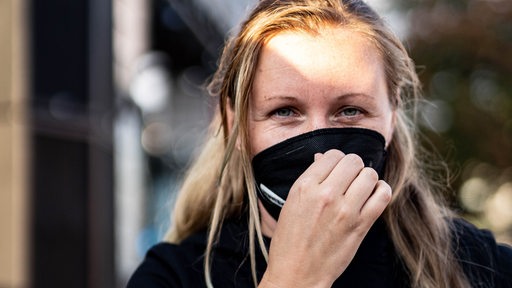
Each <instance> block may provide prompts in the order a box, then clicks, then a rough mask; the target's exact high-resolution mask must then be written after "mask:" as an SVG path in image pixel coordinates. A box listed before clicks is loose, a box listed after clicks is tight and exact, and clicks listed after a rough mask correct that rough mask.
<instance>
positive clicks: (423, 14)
mask: <svg viewBox="0 0 512 288" xmlns="http://www.w3.org/2000/svg"><path fill="white" fill-rule="evenodd" d="M255 2H256V0H234V1H226V0H149V1H148V0H130V1H127V0H112V1H105V0H74V1H64V0H45V1H37V0H4V1H0V229H1V230H0V231H2V236H3V237H0V287H9V288H10V287H13V288H14V287H16V288H17V287H56V288H58V287H70V286H71V287H84V288H86V287H87V288H90V287H124V285H125V283H126V281H127V279H128V278H129V276H130V275H131V273H132V272H133V270H134V269H135V268H136V266H137V265H138V264H139V263H140V261H141V260H142V258H143V257H144V253H145V252H146V250H147V249H148V248H149V247H150V246H151V245H153V244H155V243H156V242H158V241H159V240H160V239H161V238H162V236H163V234H164V233H165V231H166V229H167V226H168V223H169V220H170V214H169V212H170V208H171V207H172V204H173V201H174V197H175V195H176V190H177V187H178V185H179V182H180V179H181V176H182V174H183V171H184V169H185V167H186V166H187V165H188V163H189V161H190V159H191V157H193V155H194V153H195V151H196V149H197V148H198V147H199V146H200V143H201V138H202V137H203V135H204V132H205V129H206V125H207V123H208V121H209V118H210V116H211V113H212V108H213V105H214V104H213V102H212V99H210V97H209V96H207V95H206V94H205V92H204V89H203V88H204V84H205V82H206V80H207V79H208V77H209V76H210V75H211V73H212V72H213V71H214V69H215V67H216V63H217V57H218V55H219V53H220V49H221V46H222V44H223V43H224V41H225V38H226V35H228V34H229V33H230V32H231V31H232V30H233V29H236V25H237V23H239V21H240V19H242V18H243V17H244V16H245V14H246V13H247V11H248V10H249V8H250V7H251V6H252V5H254V4H255ZM368 2H370V3H371V4H372V5H373V6H374V7H375V8H376V9H377V10H379V11H380V12H381V13H384V15H385V18H386V20H387V21H389V22H390V24H391V25H392V26H393V28H394V30H395V31H397V32H398V34H399V36H400V37H402V38H404V39H405V38H407V39H408V40H409V41H410V42H407V43H408V45H409V46H410V47H411V50H412V54H413V55H414V59H418V64H419V65H425V64H431V63H433V64H431V65H430V66H428V67H427V69H425V71H424V72H423V73H422V74H421V75H422V77H425V76H428V77H430V75H432V77H430V78H431V79H430V78H428V77H427V78H425V79H424V80H425V83H426V89H425V90H426V92H427V94H431V95H430V96H432V98H433V100H434V101H433V102H432V103H433V104H432V105H430V106H425V107H423V110H422V115H423V118H424V120H425V119H426V120H428V121H427V122H428V123H425V125H424V126H425V127H423V128H424V129H426V131H427V132H428V131H431V132H434V133H444V134H442V135H441V136H442V137H444V138H442V139H452V138H450V137H452V136H453V135H455V137H458V136H464V137H469V139H473V140H475V141H468V140H467V139H468V138H464V137H461V139H463V140H464V141H463V143H469V142H471V144H472V145H475V146H477V145H476V144H478V143H481V142H479V141H476V140H478V137H476V136H475V135H474V134H464V133H466V131H465V130H464V127H463V126H457V125H456V124H457V119H458V118H461V119H462V120H459V121H460V122H462V123H469V124H471V125H469V126H471V127H474V126H473V125H475V123H478V124H479V125H483V124H484V123H490V124H489V125H491V126H492V125H494V124H493V123H498V122H489V121H487V122H486V121H484V120H485V118H484V117H481V118H478V121H467V120H466V119H468V117H471V115H474V114H476V115H479V116H482V115H483V116H485V115H486V114H485V113H488V111H487V110H489V109H487V110H485V109H483V108H485V107H484V106H485V105H484V106H482V105H483V104H486V103H488V102H489V103H491V102H492V101H491V100H493V99H494V100H495V99H498V100H499V99H501V100H500V101H501V102H499V103H500V105H494V104H493V105H494V106H492V107H495V106H496V107H497V108H500V110H499V111H502V110H503V111H505V112H503V113H501V112H500V113H501V114H500V113H495V112H493V113H490V112H489V113H490V114H493V115H494V116H495V118H499V119H502V120H503V119H504V120H503V121H502V122H503V123H508V124H506V125H502V126H503V127H502V128H500V129H503V132H501V130H496V129H494V130H496V131H498V132H500V133H501V134H500V133H497V134H499V135H503V136H499V135H498V136H495V135H494V136H493V137H491V136H489V137H485V139H484V140H488V139H494V140H493V141H494V142H491V141H487V142H488V143H491V144H492V143H498V144H496V145H494V144H493V145H494V146H499V147H509V146H506V145H512V144H511V143H512V140H510V139H512V136H510V135H512V134H511V133H510V131H512V130H511V127H512V124H511V123H512V122H511V121H512V120H510V119H512V117H511V114H510V111H511V110H510V108H511V107H512V105H510V103H512V102H511V101H510V99H512V96H511V95H512V93H511V92H510V91H512V90H510V89H511V88H510V85H509V84H506V83H509V82H506V81H501V80H500V81H498V80H496V79H501V77H508V76H506V75H510V73H508V72H507V71H510V70H503V69H504V68H503V69H502V70H496V71H497V72H495V73H494V72H493V73H494V74H493V73H490V74H489V73H487V72H488V71H493V70H492V69H491V68H492V67H496V66H492V67H491V64H492V65H494V64H495V63H494V62H492V61H489V59H491V60H492V59H493V58H492V57H490V56H489V57H487V56H486V57H487V58H485V59H484V60H486V61H487V62H485V63H484V64H485V65H488V66H485V67H484V66H482V61H481V60H482V59H481V58H478V57H481V56H478V55H484V56H485V55H491V54H489V53H487V54H485V53H483V52H482V51H484V52H485V51H486V50H485V49H483V48H481V47H480V48H478V47H476V46H477V45H467V43H466V42H467V41H466V42H463V44H460V43H462V42H457V37H456V36H458V35H462V36H464V35H466V34H464V33H458V32H457V31H458V30H457V29H455V28H457V27H458V28H460V29H461V30H464V31H466V30H468V31H477V32H478V31H479V33H481V35H480V36H478V37H480V38H482V37H483V36H482V35H491V36H493V34H492V33H490V32H489V31H491V30H492V31H494V30H496V31H498V30H497V29H490V28H486V29H488V30H485V29H484V28H485V27H487V26H485V25H480V23H481V19H484V18H482V17H483V16H482V15H484V16H485V15H487V16H489V15H490V16H489V17H488V18H485V19H491V20H493V19H494V20H493V21H495V22H496V23H497V24H496V25H497V27H501V28H500V29H502V30H499V31H500V32H499V35H498V36H499V37H497V38H496V39H498V40H499V41H501V42H499V43H501V44H500V45H496V44H494V43H495V42H493V41H490V40H489V41H482V43H491V44H492V45H491V44H488V45H487V46H486V47H505V48H500V49H502V50H503V51H508V50H507V49H508V47H512V44H511V43H512V41H511V39H512V26H511V25H510V23H512V22H511V21H508V20H507V19H511V18H510V17H512V16H511V15H512V8H511V7H512V5H510V4H508V6H507V5H505V4H503V5H501V4H500V6H499V7H500V9H494V10H496V11H495V12H492V11H493V10H492V9H491V10H489V11H491V12H492V13H497V14H492V13H491V12H486V13H476V12H475V11H487V10H485V9H483V8H485V5H488V4H489V3H491V4H492V5H497V4H496V3H501V2H503V3H508V2H506V0H504V1H503V0H494V1H487V0H486V1H473V0H471V1H468V2H467V3H466V4H464V5H463V4H461V3H462V2H460V1H420V2H418V3H416V4H414V5H412V4H411V2H410V1H401V0H395V1H387V2H386V1H378V0H373V1H368ZM430 2H435V3H436V4H435V5H433V4H432V5H430V4H429V3H430ZM452 2H453V3H455V2H457V3H458V4H457V5H455V4H453V3H452ZM391 3H392V4H391ZM450 3H452V4H450ZM459 4H460V5H459ZM491 4H489V5H491ZM416 5H417V6H416ZM454 5H455V6H456V7H455V8H453V7H452V6H454ZM482 5H483V6H482ZM492 5H491V6H492ZM481 6H482V7H483V8H482V7H481ZM492 7H494V6H492ZM492 7H491V8H492ZM507 7H508V8H507ZM481 8H482V9H483V10H482V9H481ZM489 9H490V8H489ZM466 10H467V11H466ZM432 11H434V12H435V13H434V12H432ZM468 11H469V12H468ZM441 12H442V13H441ZM439 15H444V18H442V19H438V18H435V17H441V16H439ZM454 15H455V16H457V17H454ZM461 15H462V16H461ZM464 15H466V16H464ZM467 15H469V16H467ZM471 15H472V16H471ZM463 16H464V17H470V16H471V17H477V16H478V17H477V18H478V19H479V20H478V19H477V20H478V21H476V20H475V21H474V22H475V23H478V25H477V26H478V27H480V26H482V27H484V28H482V29H483V30H482V31H480V30H478V29H466V28H465V27H466V26H465V25H466V24H467V23H470V22H471V21H470V22H468V21H466V20H465V19H466V18H464V17H463ZM498 16H499V17H498ZM471 17H470V18H471ZM507 17H508V18H507ZM431 18H432V19H431ZM418 19H420V20H421V21H419V20H418ZM443 19H444V20H443ZM456 19H461V20H460V21H459V22H460V23H459V22H457V21H455V20H456ZM496 19H498V20H500V19H501V20H500V21H497V20H496ZM503 19H504V20H503ZM505 20H507V21H505ZM443 21H448V22H449V24H450V25H444V23H445V22H443ZM482 21H483V20H482ZM489 21H490V20H489ZM409 22H411V23H413V24H414V25H408V23H409ZM455 22H457V23H455ZM425 23H428V25H425ZM471 23H472V22H471ZM482 23H483V22H482ZM485 23H487V22H485ZM507 23H508V24H507ZM491 24H492V23H491ZM498 24H499V25H498ZM507 25H508V26H507ZM438 26H439V27H438ZM488 26H489V27H491V26H490V24H489V25H488ZM424 27H427V28H428V29H427V28H424ZM447 27H448V28H450V29H447ZM429 29H430V30H429ZM429 31H430V32H429ZM432 31H433V32H432ZM427 32H429V33H427ZM434 32H435V33H434ZM468 33H469V32H468ZM445 34H446V35H447V36H446V35H445ZM443 35H445V37H446V39H448V40H446V39H445V40H439V39H438V38H439V37H440V36H443ZM427 36H428V37H427ZM469 36H471V37H474V36H472V34H471V35H469ZM469 36H468V35H466V36H465V37H469ZM432 37H433V38H432ZM475 37H476V36H475ZM461 39H463V40H464V39H466V38H464V37H462V38H461ZM469 39H473V38H469ZM482 39H483V38H482ZM474 42H475V43H476V42H478V41H474ZM443 43H447V44H444V45H446V46H443V45H442V44H443ZM469 46H471V47H469ZM473 46H475V47H476V48H475V49H477V50H478V51H477V52H478V53H479V54H478V53H477V56H478V57H475V59H473V58H471V59H470V58H468V59H469V60H468V59H463V57H459V56H457V57H455V56H453V55H458V54H460V53H459V52H458V51H460V50H457V49H462V48H468V47H469V48H472V47H473ZM454 47H455V48H454ZM486 47H484V48H486ZM422 49H423V50H425V51H423V50H422ZM489 49H490V48H489ZM440 51H441V52H443V53H446V56H445V57H444V58H440V57H439V55H441V54H442V53H440ZM475 51H476V50H475ZM490 51H493V49H490ZM429 53H430V54H432V55H433V56H432V57H431V58H428V56H429V55H430V54H429ZM450 53H454V54H450ZM482 53H483V54H482ZM498 54H500V53H498ZM501 54H503V53H501ZM501 54H500V55H501ZM505 54H506V53H505ZM442 55H444V54H442ZM462 55H473V54H471V53H469V52H465V54H462ZM492 55H494V54H492ZM422 57H423V58H422ZM438 58H439V59H450V61H451V62H453V63H454V64H453V66H450V63H451V62H450V61H445V60H443V61H440V60H439V61H438V62H442V63H440V64H439V65H438V66H439V67H436V64H435V63H436V61H437V60H436V59H438ZM509 58H510V57H509ZM460 59H461V60H460ZM499 59H501V58H499ZM504 59H505V58H504ZM455 60H457V61H458V60H460V61H461V62H457V61H455ZM505 60H507V61H501V60H499V61H495V62H496V63H498V62H500V63H502V62H503V63H509V62H510V61H508V60H510V59H508V58H506V59H505ZM470 61H474V62H470ZM479 61H480V62H479ZM425 62H426V63H425ZM489 63H491V64H489ZM454 67H455V68H457V67H463V68H464V69H462V70H463V71H462V72H458V71H457V69H455V68H454ZM482 67H484V68H485V69H482ZM509 67H510V65H508V64H507V65H506V69H510V68H509ZM436 69H437V70H436ZM482 71H484V72H486V71H487V72H486V73H483V72H482ZM503 71H505V72H507V73H504V72H503ZM502 75H503V76H502ZM455 76H457V77H458V78H457V77H455ZM498 76H499V77H498ZM465 79H470V80H471V81H472V82H474V83H473V84H470V85H469V86H468V87H469V88H468V87H465V86H464V87H462V85H463V83H465V82H464V81H463V80H465ZM491 80H492V81H491ZM493 81H494V82H493ZM491 82H492V83H491ZM495 82H496V83H498V84H500V83H501V82H503V83H505V84H506V85H505V84H504V85H502V86H499V87H498V86H497V84H496V83H495ZM455 83H458V84H459V85H461V87H457V89H455V88H454V87H455ZM461 83H462V84H461ZM475 83H476V84H475ZM482 83H483V84H482ZM489 83H491V84H493V83H494V84H493V85H494V86H493V85H490V84H489ZM477 84H478V85H477ZM495 84H496V85H495ZM507 85H508V86H507ZM450 87H451V88H450ZM489 87H491V88H493V87H498V88H499V89H497V88H496V89H494V88H493V89H490V88H489ZM500 87H501V88H500ZM484 88H485V89H484ZM468 91H469V92H468ZM489 91H490V92H489ZM493 91H494V92H493ZM496 91H498V92H499V93H497V92H496ZM491 92H492V93H491ZM468 93H469V94H468ZM466 94H468V95H466ZM495 94H496V95H498V96H499V97H497V96H496V95H495ZM461 99H469V100H471V99H472V100H471V101H473V102H474V103H476V104H478V103H480V104H482V103H483V104H482V105H480V104H479V105H480V106H478V105H476V104H474V103H473V102H472V103H473V104H474V105H473V106H474V107H473V106H471V105H469V104H468V107H470V108H471V109H473V110H471V109H469V108H468V109H467V108H466V106H463V105H461V104H460V103H461V102H456V100H457V101H459V100H461ZM477 100H478V101H477ZM486 101H487V102H486ZM466 102H468V101H466ZM462 103H465V102H462ZM492 103H494V102H492ZM492 103H491V104H492ZM503 103H504V104H503ZM482 107H483V108H482ZM475 109H476V110H475ZM478 109H480V110H478ZM482 109H483V110H482ZM506 109H508V110H506ZM467 111H470V112H471V111H473V112H471V113H469V112H467ZM474 111H477V112H478V114H477V113H476V112H475V113H474ZM486 111H487V112H486ZM489 111H491V110H489ZM470 114H471V115H470ZM496 115H497V116H499V117H497V116H496ZM457 117H458V118H457ZM500 121H501V120H500ZM499 123H501V122H499ZM427 124H428V125H427ZM500 125H501V124H500ZM495 126H497V125H494V126H492V127H495ZM479 127H483V128H481V129H479V130H481V131H485V132H487V133H489V132H490V131H494V130H493V129H488V128H487V127H488V126H479ZM467 130H470V129H467ZM473 130H478V129H473ZM472 132H474V131H472ZM450 133H453V135H452V134H450ZM475 133H480V132H475ZM427 134H428V133H427ZM468 135H469V136H468ZM433 137H434V138H433V139H437V140H434V142H438V143H440V144H439V145H440V146H448V145H446V140H443V141H444V142H440V140H439V139H440V135H439V134H436V135H434V136H433ZM436 137H437V138H436ZM499 137H501V138H499ZM502 138H503V139H502ZM453 139H457V138H453ZM496 139H497V140H496ZM500 139H501V140H500ZM500 141H501V142H500ZM505 142H506V143H505ZM500 143H501V144H500ZM503 143H505V144H503ZM507 143H508V144H507ZM489 145H490V144H489ZM489 145H487V146H489ZM493 145H490V146H492V147H493V149H489V148H486V147H487V146H484V145H481V146H479V147H477V148H478V149H479V150H478V151H484V152H485V151H486V149H487V150H493V151H495V152H499V153H496V155H497V156H496V157H495V158H489V159H484V157H483V156H482V157H480V156H478V155H476V153H474V151H475V149H476V148H475V149H468V148H467V147H466V146H468V145H466V146H465V145H458V147H457V148H459V151H462V152H464V153H459V154H461V155H462V158H463V159H466V160H465V161H467V162H468V163H469V164H464V167H465V168H464V170H463V171H462V173H460V174H461V175H460V177H459V178H460V179H459V180H458V183H459V184H460V185H459V186H460V189H459V186H458V187H454V188H455V189H456V190H457V191H456V192H459V197H458V199H459V201H460V205H459V206H457V207H460V209H461V210H462V212H466V213H467V214H470V215H469V216H470V217H472V218H470V219H472V220H473V221H474V222H475V223H477V224H479V225H480V226H481V227H490V228H493V229H494V231H497V232H499V233H500V234H498V235H500V237H501V238H500V239H502V240H504V241H510V239H511V237H510V235H512V220H511V219H512V216H511V214H510V206H511V205H512V203H511V201H512V200H511V199H512V188H511V187H512V185H511V183H512V176H511V175H512V174H511V171H512V168H508V169H505V168H506V167H512V166H511V163H510V159H511V158H510V157H511V156H510V155H512V154H510V151H508V150H510V149H508V150H507V149H494V146H493ZM504 150H506V151H504ZM507 151H508V152H507ZM489 154H492V153H489ZM468 155H470V156H471V157H470V156H468ZM475 155H476V156H475ZM493 155H494V154H493ZM479 157H480V158H479ZM497 157H499V159H497ZM467 159H469V160H467ZM493 159H494V160H493ZM485 161H488V162H491V163H501V164H500V165H501V166H497V167H494V166H492V165H488V164H485V163H484V162H485ZM500 161H501V162H500ZM462 165H463V164H461V166H462ZM467 167H469V168H467ZM491 172H492V173H491Z"/></svg>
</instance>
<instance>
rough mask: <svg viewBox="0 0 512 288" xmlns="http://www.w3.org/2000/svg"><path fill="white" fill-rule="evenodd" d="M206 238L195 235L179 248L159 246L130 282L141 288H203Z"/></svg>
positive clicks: (175, 246) (150, 251) (153, 250)
mask: <svg viewBox="0 0 512 288" xmlns="http://www.w3.org/2000/svg"><path fill="white" fill-rule="evenodd" d="M204 237H205V235H203V234H198V235H194V236H192V237H191V238H189V239H187V240H185V241H183V242H182V243H180V244H179V245H176V244H171V243H159V244H157V245H155V246H153V247H152V248H151V249H150V250H149V251H148V252H147V253H146V257H145V258H144V261H143V262H142V263H141V264H140V266H139V267H138V268H137V270H136V271H135V273H134V274H133V275H132V277H131V278H130V281H129V282H128V286H127V287H128V288H138V287H148V288H153V287H159V288H160V287H162V288H163V287H203V286H205V284H204V270H203V255H204V251H205V245H204V241H203V240H204Z"/></svg>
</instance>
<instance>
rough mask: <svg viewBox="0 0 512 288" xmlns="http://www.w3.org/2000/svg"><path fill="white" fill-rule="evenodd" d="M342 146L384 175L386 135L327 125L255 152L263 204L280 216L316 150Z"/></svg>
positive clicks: (257, 185)
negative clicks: (292, 189)
mask: <svg viewBox="0 0 512 288" xmlns="http://www.w3.org/2000/svg"><path fill="white" fill-rule="evenodd" d="M330 149H338V150H340V151H342V152H343V153H345V154H349V153H354V154H357V155H359V157H361V158H362V159H363V162H364V163H365V166H367V167H372V168H374V169H375V170H376V171H377V173H378V174H379V178H382V176H383V173H384V163H385V157H386V151H385V150H384V149H385V140H384V137H383V136H382V135H381V134H379V133H378V132H376V131H373V130H368V129H362V128H327V129H320V130H314V131H311V132H308V133H305V134H301V135H298V136H295V137H292V138H290V139H287V140H285V141H283V142H281V143H278V144H276V145H274V146H272V147H269V148H267V149H265V150H263V151H262V152H260V153H258V154H257V155H256V156H254V158H253V160H252V167H253V170H254V177H255V180H256V191H258V198H259V199H260V200H261V202H262V203H263V206H264V207H265V208H266V209H267V211H268V212H269V213H270V215H272V216H273V217H274V218H275V219H276V220H277V219H278V217H279V213H280V212H281V207H282V206H283V204H284V201H285V200H286V197H287V196H288V192H289V191H290V188H291V187H292V185H293V183H294V182H295V181H296V180H297V178H299V176H300V175H301V174H302V173H304V171H306V169H307V168H308V167H309V166H310V165H311V164H312V163H313V161H314V155H315V154H316V153H325V152H327V151H328V150H330Z"/></svg>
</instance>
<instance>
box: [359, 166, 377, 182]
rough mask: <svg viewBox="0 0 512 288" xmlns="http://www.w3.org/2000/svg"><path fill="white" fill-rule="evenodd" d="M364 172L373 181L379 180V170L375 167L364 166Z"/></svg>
mask: <svg viewBox="0 0 512 288" xmlns="http://www.w3.org/2000/svg"><path fill="white" fill-rule="evenodd" d="M362 173H364V174H365V175H367V176H368V178H369V179H370V180H372V181H373V182H377V181H379V174H377V171H375V169H373V168H370V167H364V168H363V170H362Z"/></svg>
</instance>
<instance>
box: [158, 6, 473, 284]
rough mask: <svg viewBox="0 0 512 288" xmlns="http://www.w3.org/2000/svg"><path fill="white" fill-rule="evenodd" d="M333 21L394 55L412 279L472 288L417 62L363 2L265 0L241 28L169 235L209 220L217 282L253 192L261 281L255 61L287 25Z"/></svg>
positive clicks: (179, 235) (397, 237)
mask: <svg viewBox="0 0 512 288" xmlns="http://www.w3.org/2000/svg"><path fill="white" fill-rule="evenodd" d="M325 26H340V27H344V28H346V29H353V30H355V31H358V32H360V33H362V35H365V36H366V37H367V39H369V40H370V41H371V42H372V43H373V44H374V45H375V47H376V48H377V49H378V51H379V52H380V54H381V57H382V59H383V62H384V66H385V71H386V80H387V88H388V93H389V95H390V99H389V100H390V103H391V104H392V105H393V107H394V109H395V111H396V113H397V119H396V127H395V131H394V135H393V138H392V140H391V141H390V144H389V146H388V158H387V163H386V173H385V176H384V179H385V180H386V181H387V182H388V183H389V184H390V186H391V187H393V198H392V200H391V203H390V204H389V206H388V207H387V208H386V211H385V212H384V214H383V218H384V219H385V221H386V223H387V227H388V230H389V233H390V236H391V238H392V240H393V243H394V245H395V250H396V251H397V253H398V254H399V256H400V257H401V259H402V261H403V263H404V265H405V267H406V268H407V271H408V273H409V277H410V280H411V286H412V287H468V286H469V284H468V281H467V279H466V276H465V275H464V273H463V272H462V269H461V267H460V265H459V264H458V262H457V261H456V260H455V256H454V252H453V251H452V247H451V237H452V233H451V232H450V231H451V230H450V227H449V225H450V224H449V223H450V221H449V219H450V217H451V216H452V215H451V214H450V211H449V210H448V209H447V208H445V206H444V205H443V204H442V201H441V199H438V198H440V197H438V196H436V195H438V193H436V191H435V189H434V187H435V184H434V183H433V181H432V179H431V178H429V177H428V175H427V173H425V171H423V169H422V165H421V164H420V161H423V160H424V159H421V158H420V154H421V153H419V151H418V148H417V147H418V142H419V141H418V139H417V138H418V136H417V131H416V130H415V127H416V125H415V121H416V120H415V118H416V116H415V115H416V111H415V110H416V104H417V103H418V101H420V99H421V94H420V84H419V80H418V77H417V74H416V72H415V66H414V64H413V62H412V60H411V59H410V58H409V56H408V54H407V51H406V50H405V48H404V47H403V45H402V44H401V42H400V40H399V39H398V38H397V37H396V36H395V35H394V34H393V33H392V32H391V31H390V29H389V28H388V27H387V26H386V25H385V24H384V22H383V21H382V19H381V18H380V17H379V16H378V15H377V14H376V13H375V12H374V11H373V10H372V9H371V8H370V7H369V6H367V5H366V4H365V3H364V2H363V1H358V0H342V1H339V0H323V1H321V0H318V1H313V0H281V1H275V0H269V1H265V0H264V1H260V2H259V4H258V6H257V7H256V8H255V9H254V10H253V12H252V14H251V15H250V16H249V17H248V20H247V21H246V22H245V23H243V25H242V26H241V29H240V31H239V33H238V34H237V35H236V36H235V37H233V38H231V39H230V40H229V41H228V42H227V44H226V46H225V48H224V51H223V53H222V57H221V60H220V64H219V68H218V70H217V72H216V73H215V75H214V77H213V79H212V81H211V83H210V85H209V92H210V94H211V95H212V96H215V97H218V98H219V104H218V107H217V111H216V112H215V117H214V119H213V120H212V123H211V126H210V132H209V135H208V137H207V141H206V144H205V146H204V147H203V150H202V152H201V153H200V155H199V156H198V158H197V159H196V160H195V162H194V164H193V166H192V167H191V168H190V169H189V171H188V174H187V175H186V177H185V180H184V183H183V186H182V188H181V191H180V195H179V197H178V200H177V203H176V206H175V208H174V214H173V217H172V219H173V222H172V225H171V228H170V230H169V232H168V234H167V236H166V240H167V241H170V242H173V243H179V242H180V241H181V240H183V239H184V238H186V237H187V236H189V235H191V234H193V233H194V232H196V231H198V230H200V229H205V228H207V227H208V229H209V234H208V235H209V236H208V242H207V248H206V251H205V255H206V259H205V278H206V282H207V285H208V286H209V287H212V286H213V285H212V283H211V275H210V262H211V260H212V259H211V257H210V255H211V252H212V249H213V246H214V243H215V241H216V240H217V237H218V234H219V231H220V228H221V226H222V223H223V220H224V219H225V218H227V217H231V216H233V215H240V214H241V213H242V209H243V207H245V205H244V199H246V202H247V203H248V205H247V206H248V209H249V223H248V225H249V240H250V245H249V247H250V249H249V250H250V251H249V253H250V259H251V265H252V267H253V269H252V274H253V275H252V276H253V279H254V283H255V286H256V285H257V279H256V272H255V268H254V267H255V247H256V245H255V241H259V244H260V245H259V246H260V247H261V250H262V253H263V255H264V256H265V257H267V256H268V252H267V250H266V248H265V245H263V236H262V234H261V227H260V219H259V211H258V205H257V201H258V200H257V196H256V192H255V188H254V180H253V174H252V173H253V172H252V167H251V162H250V154H249V151H248V147H249V145H248V144H249V138H248V131H247V118H248V117H247V113H248V107H249V104H248V99H249V97H250V94H251V89H252V80H253V79H254V74H255V68H256V66H257V63H258V57H259V54H260V51H261V49H262V46H263V45H264V43H265V42H266V41H267V40H268V39H270V38H271V37H273V36H274V35H276V34H278V33H279V32H282V31H285V30H295V31H304V32H307V33H315V32H316V31H318V30H319V29H321V28H322V27H325ZM228 109H232V110H233V111H234V114H233V115H234V119H233V121H232V122H231V121H228V111H227V110H228ZM229 125H232V127H231V129H228V127H229ZM237 141H238V144H237ZM235 146H237V147H236V148H235ZM255 239H256V240H255Z"/></svg>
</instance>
